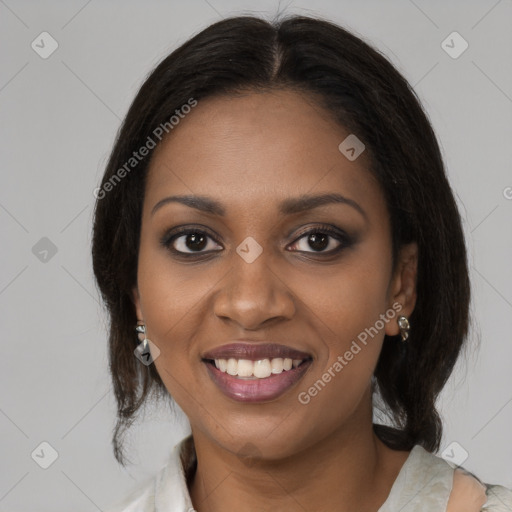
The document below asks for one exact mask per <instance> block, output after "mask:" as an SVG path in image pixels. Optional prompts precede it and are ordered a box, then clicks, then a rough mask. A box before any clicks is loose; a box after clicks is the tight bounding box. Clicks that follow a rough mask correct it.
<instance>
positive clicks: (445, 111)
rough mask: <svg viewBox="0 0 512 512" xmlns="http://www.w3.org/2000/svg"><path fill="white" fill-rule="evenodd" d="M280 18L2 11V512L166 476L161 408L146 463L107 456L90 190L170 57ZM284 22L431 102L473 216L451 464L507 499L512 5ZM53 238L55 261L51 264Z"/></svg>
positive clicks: (242, 7)
mask: <svg viewBox="0 0 512 512" xmlns="http://www.w3.org/2000/svg"><path fill="white" fill-rule="evenodd" d="M278 8H279V4H278V3H277V2H276V1H270V0H268V1H262V2H258V3H257V4H256V3H255V2H249V1H236V0H232V1H228V0H211V1H206V0H190V1H187V2H183V3H181V2H177V1H174V2H173V1H166V2H164V1H155V0H154V1H148V2H134V1H116V2H114V1H100V0H90V1H84V0H73V1H69V0H68V1H66V2H64V1H52V2H36V1H32V2H29V1H21V0H18V1H15V0H0V51H1V59H2V60H1V63H2V65H1V67H0V109H1V110H0V111H1V115H2V123H1V128H0V130H1V134H0V144H1V151H2V153H1V154H2V167H1V173H2V174H1V176H2V185H1V187H0V225H1V229H2V248H3V250H2V264H1V270H0V272H1V274H0V308H1V312H2V317H1V318H2V326H3V327H2V339H3V343H2V345H3V357H2V358H1V361H0V365H1V370H0V371H1V375H2V387H1V402H0V427H1V430H2V437H1V446H2V448H1V449H2V459H1V478H0V510H2V511H7V510H9V511H14V510H16V511H28V510H31V511H33V510H38V511H50V510H52V511H56V510H71V509H72V510H76V511H88V510H91V511H93V510H101V509H103V508H105V507H106V506H107V504H110V503H112V502H113V501H117V500H119V499H120V498H121V497H122V496H124V495H125V494H126V493H127V492H128V491H129V490H130V489H132V488H133V487H134V486H135V485H137V483H138V482H140V481H142V480H144V479H146V478H149V477H150V476H151V475H152V474H153V473H154V472H155V471H157V470H158V469H159V468H160V467H161V466H162V465H163V464H164V462H165V459H166V457H167V456H168V453H169V450H170V449H171V448H172V446H173V445H174V444H175V443H176V442H177V441H178V440H179V438H180V437H181V436H182V435H184V433H186V431H187V425H186V421H183V419H179V420H174V419H173V418H172V417H171V415H170V414H169V412H168V411H167V410H163V411H162V410H160V411H158V410H155V409H153V410H151V409H150V410H149V411H148V415H147V417H146V419H145V421H141V422H139V423H138V424H137V425H136V426H135V428H134V429H133V431H132V433H131V434H130V437H129V438H128V443H127V446H128V448H131V453H130V455H131V457H132V460H133V462H134V463H135V464H134V465H132V466H128V467H127V468H126V469H123V468H121V467H120V466H118V464H117V463H116V461H115V459H114V457H113V455H112V451H111V447H110V436H111V429H112V426H113V424H114V417H115V409H114V399H113V395H112V392H111V390H110V379H109V376H108V371H107V358H106V325H107V324H106V315H105V313H104V312H103V310H102V308H101V306H100V304H99V302H98V300H99V299H98V293H97V291H96V288H95V285H94V282H93V279H92V270H91V258H90V229H91V215H92V209H93V204H94V197H93V194H92V191H93V189H94V188H95V187H96V186H97V185H98V183H99V180H100V177H101V175H102V172H103V168H104V164H105V162H106V158H107V156H108V153H109V151H110V148H111V145H112V143H113V141H114V136H115V133H116V130H117V128H118V126H119V124H120V119H122V117H123V115H124V114H125V112H126V110H127V108H128V105H129V103H130V101H131V100H132V99H133V97H134V95H135V93H136V91H137V90H138V87H139V86H140V85H141V83H142V80H143V78H144V77H145V76H146V74H147V73H148V72H149V71H150V70H151V69H152V67H153V66H154V65H155V64H156V63H157V62H158V61H159V60H160V59H161V58H162V57H163V56H164V55H166V54H167V53H168V52H169V51H170V50H171V49H173V48H175V47H176V46H177V45H178V44H180V43H182V42H184V41H185V40H186V39H187V38H188V37H190V36H191V35H192V34H193V33H196V32H197V31H199V30H200V29H202V28H204V27H205V26H206V25H208V24H209V23H212V22H214V21H217V20H219V19H221V18H222V17H225V16H228V15H231V14H236V13H242V12H245V13H247V12H254V13H262V14H264V15H265V16H267V17H271V16H272V15H273V14H275V13H276V12H277V10H278ZM280 9H281V10H285V12H287V13H305V14H320V15H322V16H324V17H327V18H329V19H331V20H333V21H335V22H338V23H340V24H342V25H343V26H345V27H347V28H349V29H352V30H353V31H355V32H356V33H357V34H359V35H361V36H363V37H364V38H365V39H366V40H368V41H369V42H370V43H372V44H374V45H375V46H377V47H378V48H379V49H380V50H381V51H382V52H383V53H384V54H386V55H387V56H388V57H389V58H390V59H391V61H392V62H393V63H394V64H395V65H396V66H397V67H398V69H399V70H401V72H402V73H403V74H404V75H405V76H406V78H407V79H408V80H409V81H410V82H411V84H413V85H414V86H415V89H416V91H417V93H418V95H419V96H420V98H421V100H422V101H423V102H424V105H425V107H426V109H427V111H428V114H429V116H430V118H431V120H432V123H433V124H434V127H435V129H436V130H437V133H438V136H439V138H440V141H441V144H442V148H443V154H444V157H445V159H446V163H447V167H448V172H449V177H450V180H451V183H452V184H453V186H454V188H455V190H456V193H457V198H458V202H459V205H460V208H461V211H462V214H463V217H464V228H465V232H466V235H467V240H468V245H469V254H470V260H471V277H472V283H473V290H474V297H475V299H474V303H473V312H474V327H473V330H472V333H471V346H470V348H469V350H468V351H467V354H466V355H465V356H464V357H463V358H462V359H461V361H460V364H459V365H458V367H457V371H456V372H455V374H454V376H453V378H452V379H451V380H450V382H449V384H448V386H447V387H446V390H445V392H444V393H443V396H442V400H441V404H440V405H441V410H442V413H443V416H444V420H445V426H446V429H445V437H444V440H443V449H444V448H446V447H447V446H449V445H450V444H451V443H452V442H457V443H459V445H460V447H459V445H455V454H456V455H457V454H458V455H457V456H460V454H461V453H463V452H462V451H461V450H462V448H463V449H465V450H466V451H467V452H468V454H469V457H468V458H467V460H465V462H464V466H465V467H466V468H467V469H469V470H471V471H473V472H475V473H476V474H477V475H479V476H480V477H481V478H482V479H483V480H484V481H487V482H493V483H501V484H504V485H507V486H509V487H512V441H511V437H510V433H511V425H512V372H511V370H510V363H511V361H512V343H511V336H510V332H511V328H512V314H511V313H512V273H511V272H510V262H511V261H512V258H511V256H512V250H511V249H512V230H511V214H512V200H511V198H512V188H510V187H512V173H511V172H510V162H511V152H512V150H511V146H512V144H511V141H512V128H511V127H512V122H511V121H512V67H511V63H512V30H511V28H512V22H511V20H512V2H511V1H510V0H501V1H496V0H481V1H451V2H444V1H443V2H441V1H428V2H427V1H426V0H415V1H412V0H393V1H380V2H377V1H363V2H356V1H348V0H345V1H340V2H334V1H326V0H324V1H321V0H317V1H315V2H299V1H295V2H293V1H290V2H286V3H285V2H283V3H281V5H280ZM43 31H47V32H49V33H50V34H51V36H52V37H53V38H54V39H55V40H56V41H57V42H58V45H59V46H58V49H57V50H56V51H55V52H54V53H53V54H52V55H51V56H50V57H49V58H47V59H42V58H41V57H40V56H39V55H38V54H37V53H36V52H35V51H34V50H33V49H32V48H31V43H32V41H34V40H36V42H37V39H36V38H37V37H38V36H39V34H40V33H41V32H43ZM453 31H457V32H459V33H460V34H461V35H462V37H463V38H464V39H465V40H466V41H467V42H468V43H469V48H468V49H467V50H466V51H465V52H464V53H463V54H462V55H460V56H459V57H458V58H457V59H453V58H451V57H450V56H449V55H448V54H447V53H446V52H445V51H444V49H443V48H442V46H441V43H442V41H443V40H445V39H446V37H447V36H448V35H449V34H450V33H452V32H453ZM457 44H458V43H457ZM456 47H457V46H456ZM459 47H460V46H459ZM46 48H48V46H46ZM507 187H508V188H507ZM43 237H47V238H48V239H49V240H51V242H52V243H53V244H54V245H55V246H56V249H57V252H56V254H54V255H52V253H51V252H49V253H48V254H47V255H46V256H45V255H44V253H43V252H41V251H42V250H43V249H44V248H45V247H46V246H48V241H47V240H43V241H40V240H41V239H42V238H43ZM36 244H39V245H36ZM34 246H36V248H35V249H33V247H34ZM45 258H46V261H42V260H41V259H43V260H44V259H45ZM479 339H480V340H481V344H480V347H478V340H479ZM43 441H46V442H48V443H49V444H50V445H51V446H52V447H53V448H54V449H55V450H56V451H57V452H58V458H57V460H56V461H55V462H54V463H53V464H52V465H51V466H50V467H49V468H48V469H42V468H41V467H40V466H39V465H38V464H36V462H35V461H34V460H33V459H32V458H31V453H32V452H33V451H34V450H35V449H37V448H38V447H39V445H40V443H41V442H43ZM452 447H453V446H452ZM39 453H40V458H41V459H43V458H44V457H48V456H49V452H48V450H46V451H45V452H44V456H43V455H41V452H40V448H39Z"/></svg>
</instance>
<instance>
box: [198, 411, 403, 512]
mask: <svg viewBox="0 0 512 512" xmlns="http://www.w3.org/2000/svg"><path fill="white" fill-rule="evenodd" d="M194 442H195V447H196V454H197V462H198V463H197V470H196V474H195V477H194V479H193V481H192V484H191V489H190V494H191V498H192V502H193V504H194V508H195V510H197V511H198V512H220V511H224V510H226V508H229V509H230V510H237V511H239V512H245V511H249V510H284V509H286V510H287V512H295V511H300V512H303V511H304V510H318V509H319V508H321V509H322V510H324V511H331V510H332V511H336V512H345V511H347V512H348V511H353V510H358V511H360V512H376V511H378V509H379V508H380V506H381V505H382V503H384V501H385V500H386V498H387V496H388V494H389V491H390V489H391V486H392V484H393V482H394V480H395V479H396V476H397V475H398V472H399V470H400V468H401V466H402V465H403V463H404V462H405V459H406V458H407V455H408V452H393V450H390V449H389V448H387V447H386V446H385V445H384V444H383V443H382V442H381V441H380V440H379V439H378V438H377V436H376V435H375V433H374V432H373V426H372V421H371V416H370V418H369V421H366V422H365V423H364V426H363V425H361V423H360V422H359V421H358V422H354V424H353V425H344V426H343V428H340V429H338V430H336V431H334V432H332V433H331V434H330V435H328V436H326V437H325V438H323V439H321V440H319V441H318V442H316V443H314V444H313V445H311V446H309V447H308V448H306V449H304V450H302V451H301V452H300V453H296V454H294V455H291V456H289V457H286V458H285V459H280V460H262V459H257V460H251V461H250V462H248V461H247V460H245V461H243V460H241V459H240V457H239V456H237V455H236V454H233V453H231V452H228V451H227V450H225V449H223V448H221V447H219V446H218V445H216V444H215V443H213V442H212V441H211V440H210V439H208V438H206V437H204V436H203V435H201V434H196V433H194Z"/></svg>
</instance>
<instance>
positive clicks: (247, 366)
mask: <svg viewBox="0 0 512 512" xmlns="http://www.w3.org/2000/svg"><path fill="white" fill-rule="evenodd" d="M253 370H254V365H253V364H252V361H248V360H247V359H239V361H238V372H237V375H238V376H240V377H250V376H251V375H252V372H253Z"/></svg>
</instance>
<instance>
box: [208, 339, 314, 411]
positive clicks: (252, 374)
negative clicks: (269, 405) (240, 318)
mask: <svg viewBox="0 0 512 512" xmlns="http://www.w3.org/2000/svg"><path fill="white" fill-rule="evenodd" d="M286 356H289V357H286ZM202 362H203V363H204V364H205V365H206V368H207V370H208V374H209V376H210V378H211V380H212V381H213V382H214V384H215V385H216V386H217V388H218V389H219V390H220V391H221V392H222V393H223V394H224V395H226V396H227V397H229V398H231V399H233V400H236V401H239V402H268V401H272V400H275V399H277V398H278V397H280V396H281V395H283V394H284V393H285V392H287V391H288V390H289V389H291V388H292V387H293V386H294V385H295V384H296V383H297V382H298V381H299V380H300V379H301V378H302V377H303V376H304V374H305V373H306V371H307V370H308V369H309V367H310V366H311V363H312V357H311V356H310V355H309V354H306V353H304V352H300V351H298V350H295V349H292V348H290V347H286V346H284V345H275V344H241V343H237V344H231V345H224V346H223V347H219V348H217V349H214V350H212V351H210V352H208V353H207V354H205V355H204V356H203V358H202Z"/></svg>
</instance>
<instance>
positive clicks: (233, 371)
mask: <svg viewBox="0 0 512 512" xmlns="http://www.w3.org/2000/svg"><path fill="white" fill-rule="evenodd" d="M226 372H227V373H229V375H233V376H235V375H237V374H238V361H237V360H236V359H228V366H227V368H226Z"/></svg>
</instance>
